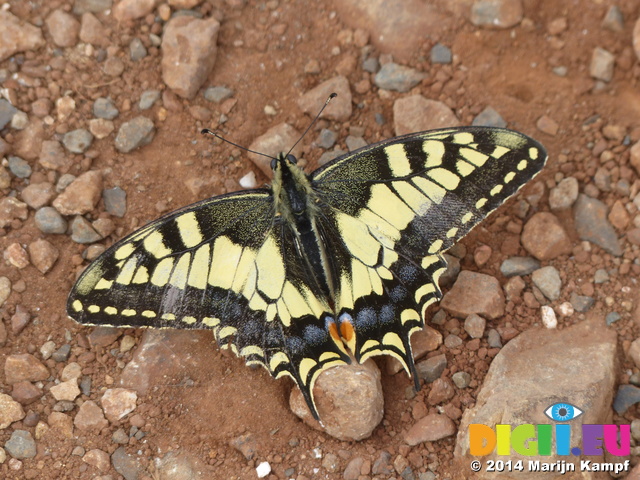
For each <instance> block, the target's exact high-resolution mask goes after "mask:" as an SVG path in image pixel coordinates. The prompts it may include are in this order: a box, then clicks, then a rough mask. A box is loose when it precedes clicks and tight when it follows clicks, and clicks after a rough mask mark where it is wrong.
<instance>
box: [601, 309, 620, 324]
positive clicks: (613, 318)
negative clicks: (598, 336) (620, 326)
mask: <svg viewBox="0 0 640 480" xmlns="http://www.w3.org/2000/svg"><path fill="white" fill-rule="evenodd" d="M621 318H622V316H621V315H620V314H619V313H618V312H609V313H607V316H606V317H605V321H606V322H607V325H611V324H613V323H615V322H617V321H618V320H620V319H621Z"/></svg>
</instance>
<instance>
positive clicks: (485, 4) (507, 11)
mask: <svg viewBox="0 0 640 480" xmlns="http://www.w3.org/2000/svg"><path fill="white" fill-rule="evenodd" d="M523 15H524V10H523V7H522V3H521V0H476V1H475V2H473V6H472V7H471V23H473V24H474V25H476V26H478V27H488V28H511V27H514V26H516V25H517V24H519V23H520V21H521V20H522V18H523Z"/></svg>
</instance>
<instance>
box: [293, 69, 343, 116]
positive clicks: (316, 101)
mask: <svg viewBox="0 0 640 480" xmlns="http://www.w3.org/2000/svg"><path fill="white" fill-rule="evenodd" d="M332 93H337V94H338V96H337V97H335V98H333V99H332V100H331V102H329V105H327V108H325V109H324V110H323V111H322V115H320V117H321V118H328V119H331V120H338V121H343V120H348V119H349V118H350V117H351V111H352V106H351V89H350V88H349V80H347V78H346V77H343V76H342V75H338V76H337V77H333V78H330V79H329V80H326V81H324V82H322V83H321V84H320V85H318V86H316V87H315V88H312V89H311V90H309V91H308V92H305V93H304V94H303V95H302V96H301V97H300V98H299V99H298V106H299V107H300V110H302V111H303V112H304V113H308V114H309V115H311V116H312V117H315V116H316V115H317V114H318V112H320V109H321V108H322V106H323V105H324V103H325V102H326V101H327V99H328V98H329V95H330V94H332Z"/></svg>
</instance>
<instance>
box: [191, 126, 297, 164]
mask: <svg viewBox="0 0 640 480" xmlns="http://www.w3.org/2000/svg"><path fill="white" fill-rule="evenodd" d="M200 133H201V134H202V135H211V136H213V137H216V138H219V139H220V140H222V141H223V142H227V143H229V144H231V145H233V146H234V147H238V148H239V149H241V150H244V151H246V152H249V153H255V154H256V155H262V156H263V157H267V158H270V159H271V160H275V158H274V157H272V156H271V155H267V154H266V153H262V152H256V151H255V150H251V149H249V148H247V147H243V146H242V145H238V144H237V143H233V142H232V141H231V140H227V139H226V138H224V137H223V136H222V135H220V134H219V133H217V132H214V131H213V130H209V129H208V128H203V129H202V130H200ZM305 133H306V132H305Z"/></svg>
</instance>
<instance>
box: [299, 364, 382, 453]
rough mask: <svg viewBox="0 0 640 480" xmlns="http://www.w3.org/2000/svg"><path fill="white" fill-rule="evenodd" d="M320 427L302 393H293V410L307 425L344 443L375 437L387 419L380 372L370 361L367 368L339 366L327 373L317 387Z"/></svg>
mask: <svg viewBox="0 0 640 480" xmlns="http://www.w3.org/2000/svg"><path fill="white" fill-rule="evenodd" d="M314 398H315V402H316V406H317V408H318V414H319V416H320V419H321V420H322V425H320V424H319V423H318V422H317V421H316V420H315V419H314V418H313V417H312V416H311V412H310V411H309V408H308V407H307V404H306V403H305V401H304V398H303V397H302V393H300V390H299V389H297V388H294V389H293V390H292V391H291V397H290V405H291V410H293V413H295V414H296V415H297V416H298V417H300V418H302V419H303V420H304V421H305V422H306V423H307V424H309V425H311V426H312V427H314V428H317V429H318V430H324V431H325V432H327V433H328V434H329V435H331V436H333V437H336V438H338V439H340V440H345V441H349V440H362V439H364V438H367V437H369V436H370V435H371V433H372V432H373V430H374V429H375V428H376V427H377V426H378V424H379V423H380V421H381V420H382V416H383V415H384V397H383V395H382V385H381V383H380V370H378V367H377V366H376V364H375V363H374V362H373V360H371V359H369V360H367V361H366V362H365V363H364V364H361V365H360V364H356V363H353V364H351V365H339V366H337V367H333V368H330V369H328V370H324V371H323V372H322V373H320V375H318V379H317V381H316V383H315V386H314Z"/></svg>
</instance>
